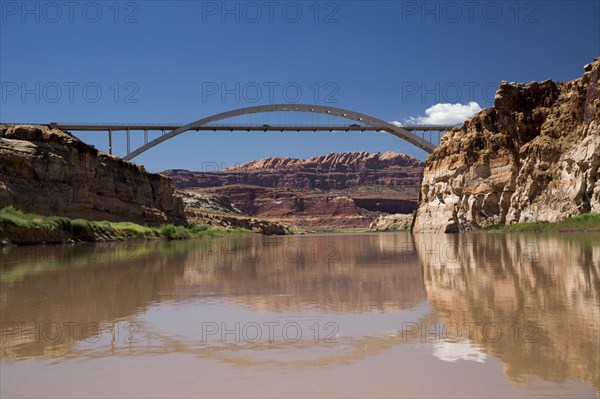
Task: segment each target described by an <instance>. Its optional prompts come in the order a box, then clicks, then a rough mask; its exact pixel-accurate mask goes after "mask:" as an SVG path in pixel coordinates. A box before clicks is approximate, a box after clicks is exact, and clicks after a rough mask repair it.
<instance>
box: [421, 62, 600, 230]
mask: <svg viewBox="0 0 600 399" xmlns="http://www.w3.org/2000/svg"><path fill="white" fill-rule="evenodd" d="M599 80H600V58H598V59H596V60H595V61H594V62H593V63H592V64H588V65H586V66H585V67H584V74H583V76H581V77H580V78H578V79H576V80H573V81H570V82H554V81H551V80H546V81H543V82H531V83H528V84H519V83H507V82H502V83H501V84H500V87H499V88H498V91H497V92H496V97H495V100H494V107H492V108H489V109H485V110H483V111H481V112H480V113H479V114H477V115H476V116H475V117H473V118H471V119H469V120H467V121H466V122H465V123H464V124H463V125H462V126H460V127H457V128H455V129H452V130H451V131H449V132H447V133H446V134H444V136H443V137H442V140H441V143H440V146H439V147H438V148H436V150H435V151H434V152H433V154H431V155H430V156H429V157H428V158H427V161H426V166H425V172H424V178H423V183H422V185H421V192H420V201H419V209H418V211H417V215H416V219H415V224H414V231H415V232H457V231H468V230H476V229H479V228H481V227H485V226H488V225H492V224H502V223H505V224H510V223H520V222H531V221H548V222H555V221H559V220H562V219H564V218H566V217H570V216H574V215H578V214H581V213H584V212H590V211H591V212H600V176H599V170H598V168H599V165H600V89H599V87H600V81H599Z"/></svg>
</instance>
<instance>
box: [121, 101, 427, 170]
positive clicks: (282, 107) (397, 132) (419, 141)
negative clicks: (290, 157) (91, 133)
mask: <svg viewBox="0 0 600 399" xmlns="http://www.w3.org/2000/svg"><path fill="white" fill-rule="evenodd" d="M264 112H309V113H316V114H327V115H331V116H337V117H341V118H345V119H349V120H352V121H356V122H361V123H364V124H365V125H366V126H367V127H369V126H371V127H375V126H376V127H377V128H378V130H384V131H386V132H388V133H391V134H393V135H394V136H397V137H399V138H401V139H403V140H406V141H408V142H409V143H411V144H413V145H415V146H417V147H419V148H420V149H422V150H424V151H426V152H427V153H430V154H431V153H432V152H433V150H434V149H435V146H434V145H433V144H432V143H430V142H428V141H427V140H425V139H423V138H421V137H419V136H417V135H416V134H414V133H412V132H410V131H408V130H406V129H403V128H401V127H399V126H396V125H394V124H392V123H389V122H386V121H384V120H382V119H379V118H375V117H373V116H369V115H365V114H361V113H359V112H354V111H349V110H346V109H342V108H335V107H329V106H324V105H316V104H270V105H258V106H254V107H246V108H239V109H235V110H232V111H227V112H222V113H220V114H216V115H212V116H209V117H206V118H203V119H199V120H197V121H194V122H191V123H188V124H187V125H184V126H181V127H179V128H177V129H175V130H172V131H170V132H169V133H166V134H164V135H162V136H160V137H157V138H156V139H154V140H152V141H150V142H148V143H147V144H144V145H143V146H141V147H140V148H138V149H136V150H134V151H132V152H131V153H129V154H127V156H125V157H123V159H125V160H127V161H129V160H131V159H133V158H135V157H136V156H138V155H140V154H141V153H143V152H145V151H147V150H149V149H150V148H152V147H154V146H156V145H158V144H160V143H162V142H163V141H166V140H169V139H170V138H173V137H175V136H178V135H180V134H182V133H185V132H187V131H190V130H195V129H196V128H199V127H201V126H206V125H207V124H209V123H212V122H217V121H220V120H223V119H229V118H233V117H236V116H242V115H249V114H257V113H264ZM382 128H383V129H382Z"/></svg>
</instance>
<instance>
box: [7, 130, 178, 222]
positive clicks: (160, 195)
mask: <svg viewBox="0 0 600 399" xmlns="http://www.w3.org/2000/svg"><path fill="white" fill-rule="evenodd" d="M7 205H13V206H14V207H15V208H17V209H20V210H23V211H25V212H34V213H38V214H42V215H57V216H67V217H71V218H84V219H90V220H108V221H131V222H136V223H141V224H151V225H156V224H161V223H176V224H184V223H185V222H186V220H185V215H184V210H183V203H182V201H181V199H180V198H178V197H176V196H175V195H174V189H173V187H172V186H171V184H170V180H169V179H168V178H167V177H164V176H161V175H159V174H152V173H147V172H146V171H145V170H144V168H143V167H142V166H138V165H135V164H133V163H130V162H126V161H123V160H121V159H119V158H117V157H113V156H111V155H108V154H106V153H103V152H101V151H98V150H96V149H95V148H93V147H91V146H89V145H87V144H85V143H83V142H82V141H80V140H78V139H77V138H75V137H73V136H71V135H69V134H67V133H64V132H62V131H60V130H56V129H50V128H47V127H45V126H14V127H7V126H1V127H0V208H2V207H5V206H7Z"/></svg>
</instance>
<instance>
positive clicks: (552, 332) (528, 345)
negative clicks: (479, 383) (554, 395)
mask: <svg viewBox="0 0 600 399" xmlns="http://www.w3.org/2000/svg"><path fill="white" fill-rule="evenodd" d="M599 241H600V239H599V238H598V237H590V236H589V235H588V236H586V237H579V236H577V235H564V236H545V237H540V236H535V235H505V234H466V235H415V245H416V246H417V248H418V253H419V259H420V262H421V265H422V268H423V277H424V282H425V288H426V290H427V298H428V300H429V303H430V304H431V306H432V309H433V311H434V313H435V314H436V315H437V316H439V317H442V318H443V321H442V322H443V323H445V324H450V323H454V325H458V326H463V331H462V335H463V336H465V335H467V333H466V329H465V328H464V326H466V325H468V323H471V325H472V326H474V324H473V323H474V322H475V323H478V325H479V326H478V328H476V329H475V330H474V331H475V332H479V334H475V335H474V336H472V339H471V340H472V341H475V343H476V344H478V346H479V347H480V348H482V349H483V350H484V351H485V353H486V354H487V355H491V356H495V357H498V358H500V359H501V360H502V362H503V364H504V371H505V373H506V375H507V376H508V377H509V378H510V379H511V380H513V381H525V380H526V378H527V377H528V376H538V377H541V378H542V379H544V380H546V381H552V382H563V381H565V380H579V381H584V382H588V383H591V384H592V385H593V386H594V387H595V388H596V389H597V390H600V381H599V378H600V369H599V361H598V359H600V350H599V347H600V326H599V323H600V315H599V306H600V300H599V291H600V289H599V285H600V282H599V281H600V280H599V276H600V242H599ZM466 323H467V324H466ZM486 325H489V326H491V327H489V329H488V331H487V336H485V335H483V334H481V331H482V328H481V327H485V326H486ZM498 329H500V330H498ZM451 331H452V333H454V332H455V331H457V330H455V329H451ZM500 332H501V334H502V335H501V336H500V335H499V334H500ZM449 345H452V344H449Z"/></svg>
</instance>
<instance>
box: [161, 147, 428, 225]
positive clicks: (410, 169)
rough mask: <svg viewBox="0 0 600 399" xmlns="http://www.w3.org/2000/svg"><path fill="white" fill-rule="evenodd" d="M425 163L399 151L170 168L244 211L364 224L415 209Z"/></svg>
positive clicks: (181, 181)
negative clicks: (219, 166) (223, 166)
mask: <svg viewBox="0 0 600 399" xmlns="http://www.w3.org/2000/svg"><path fill="white" fill-rule="evenodd" d="M422 172H423V163H422V162H421V161H419V160H417V159H415V158H412V157H409V156H407V155H404V154H399V153H396V152H386V153H383V154H381V153H373V154H369V153H367V152H342V153H331V154H327V155H323V156H319V157H313V158H310V159H306V160H302V159H295V158H266V159H261V160H257V161H252V162H248V163H246V164H243V165H239V166H235V167H231V168H228V169H225V170H223V171H218V172H190V171H187V170H168V171H165V172H163V173H164V174H166V175H168V176H170V177H171V178H172V179H173V181H174V184H175V185H176V186H177V187H178V188H180V189H185V190H187V191H189V192H193V193H210V194H217V195H221V196H225V197H227V198H229V200H231V202H232V203H233V205H234V206H235V207H236V208H237V209H239V210H241V211H242V212H243V213H245V214H247V215H252V216H258V217H261V218H268V219H273V220H279V221H285V222H288V223H292V224H296V225H299V226H303V227H319V228H342V229H343V228H366V227H368V225H369V223H370V222H371V221H372V220H373V219H374V218H376V217H377V216H378V215H379V214H381V213H411V212H413V211H414V210H415V209H416V208H417V195H418V187H419V185H420V182H421V178H422Z"/></svg>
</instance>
